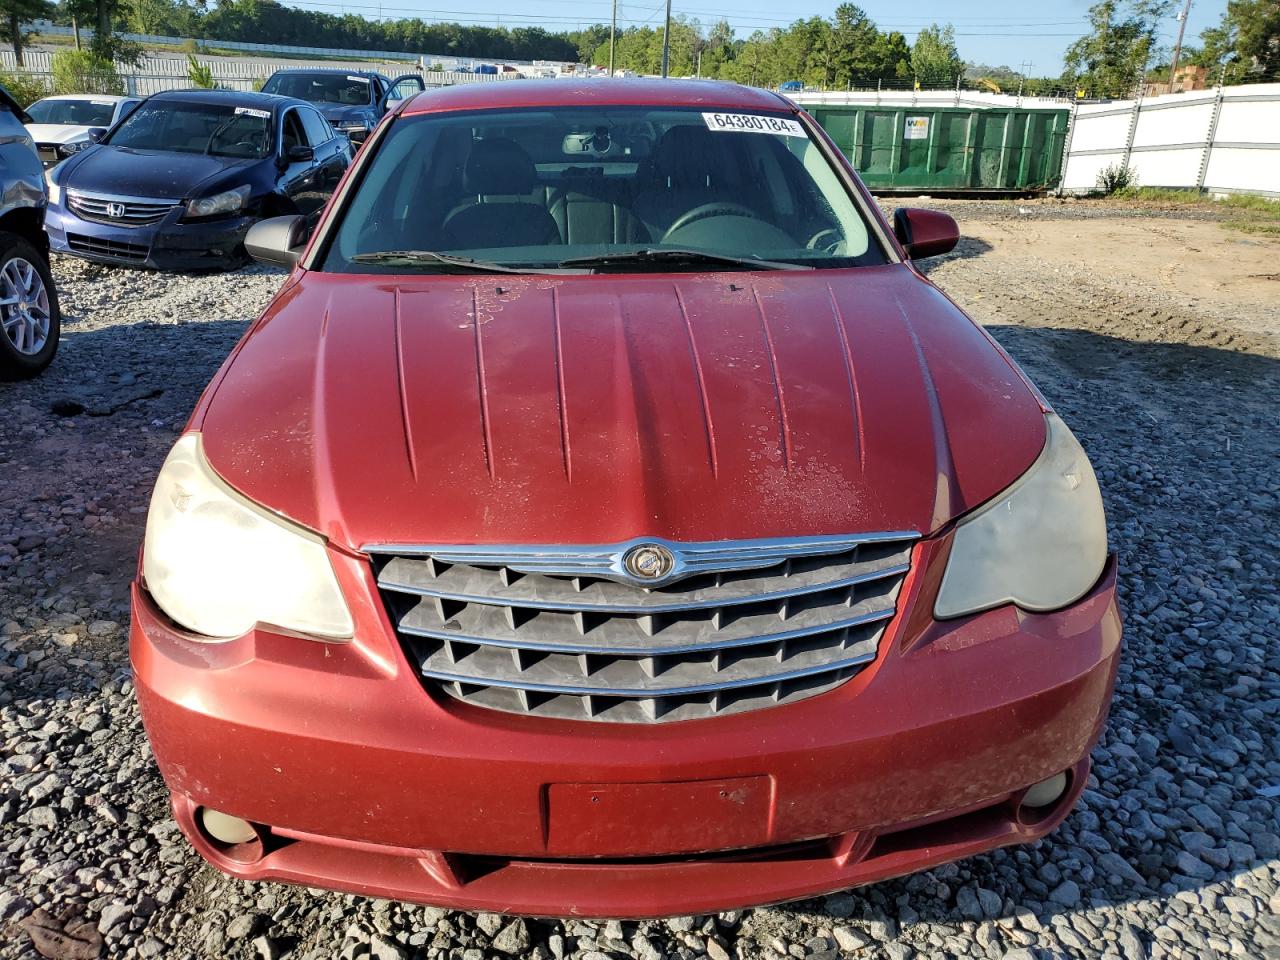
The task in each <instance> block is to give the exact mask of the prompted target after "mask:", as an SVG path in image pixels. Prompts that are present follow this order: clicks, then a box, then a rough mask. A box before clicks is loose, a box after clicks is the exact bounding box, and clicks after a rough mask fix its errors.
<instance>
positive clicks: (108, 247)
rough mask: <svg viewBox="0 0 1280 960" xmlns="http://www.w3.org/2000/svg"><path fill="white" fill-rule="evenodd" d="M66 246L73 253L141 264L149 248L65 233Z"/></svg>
mask: <svg viewBox="0 0 1280 960" xmlns="http://www.w3.org/2000/svg"><path fill="white" fill-rule="evenodd" d="M67 246H68V247H70V248H71V250H72V252H74V253H87V254H92V255H96V256H100V257H112V258H114V259H116V260H130V261H134V262H137V263H142V262H143V261H145V260H146V259H147V254H148V253H149V252H150V248H149V247H145V246H142V245H140V244H136V243H122V242H120V241H118V240H104V239H102V238H100V237H89V236H85V235H84V234H80V233H71V232H70V231H68V232H67Z"/></svg>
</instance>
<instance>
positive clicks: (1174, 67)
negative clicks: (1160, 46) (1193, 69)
mask: <svg viewBox="0 0 1280 960" xmlns="http://www.w3.org/2000/svg"><path fill="white" fill-rule="evenodd" d="M1190 14H1191V0H1187V2H1186V4H1185V5H1184V6H1183V8H1182V12H1181V13H1180V14H1178V42H1177V43H1175V44H1174V45H1173V63H1172V64H1171V65H1170V66H1169V92H1170V93H1173V75H1174V74H1175V73H1177V72H1178V60H1179V58H1181V56H1182V35H1183V34H1184V33H1186V32H1187V17H1188V16H1189V15H1190Z"/></svg>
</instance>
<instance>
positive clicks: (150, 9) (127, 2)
mask: <svg viewBox="0 0 1280 960" xmlns="http://www.w3.org/2000/svg"><path fill="white" fill-rule="evenodd" d="M175 6H176V4H174V2H173V0H123V2H122V3H121V5H120V14H121V15H122V16H123V18H124V25H125V27H126V29H128V30H129V31H130V32H131V33H150V34H158V33H160V32H161V31H162V30H165V29H166V28H170V27H172V26H173V25H174V20H175V19H176V18H175V16H174V13H175V11H174V7H175Z"/></svg>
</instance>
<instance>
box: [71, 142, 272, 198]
mask: <svg viewBox="0 0 1280 960" xmlns="http://www.w3.org/2000/svg"><path fill="white" fill-rule="evenodd" d="M263 162H264V161H262V160H242V159H238V158H235V157H209V156H205V155H204V154H200V153H159V152H155V151H150V150H134V149H132V148H130V147H116V146H112V145H110V144H101V145H99V146H97V147H90V148H89V149H88V150H86V151H85V152H84V153H83V154H80V155H78V156H76V157H72V158H71V161H69V169H67V170H66V171H65V172H64V173H61V174H60V175H59V177H58V182H59V185H60V186H62V187H64V188H69V189H71V190H84V191H86V192H88V193H104V194H117V195H119V196H125V197H154V198H157V199H168V200H181V199H182V198H184V197H188V196H191V195H193V194H194V193H196V192H197V191H198V190H199V187H200V185H201V184H203V183H204V182H205V181H206V180H211V179H213V178H214V177H217V176H220V175H222V174H226V173H230V172H231V171H233V170H237V169H240V168H247V167H250V166H253V165H254V164H257V163H263ZM72 163H73V164H74V165H73V166H72V165H70V164H72Z"/></svg>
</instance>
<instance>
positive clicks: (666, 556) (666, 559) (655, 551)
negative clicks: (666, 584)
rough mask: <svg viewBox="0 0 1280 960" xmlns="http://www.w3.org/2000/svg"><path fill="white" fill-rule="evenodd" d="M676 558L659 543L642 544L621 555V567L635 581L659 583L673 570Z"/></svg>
mask: <svg viewBox="0 0 1280 960" xmlns="http://www.w3.org/2000/svg"><path fill="white" fill-rule="evenodd" d="M675 565H676V558H675V556H674V555H673V554H672V553H671V551H670V550H668V549H667V548H666V547H664V546H663V545H662V544H660V543H642V544H640V545H639V546H635V547H632V548H631V549H630V550H628V551H627V552H626V553H624V554H623V555H622V567H623V569H624V570H626V571H627V573H629V574H631V576H633V577H635V578H636V579H637V580H640V581H644V582H648V583H660V582H661V581H663V580H665V579H666V578H667V576H668V575H669V574H670V573H671V571H672V570H673V569H675Z"/></svg>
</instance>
